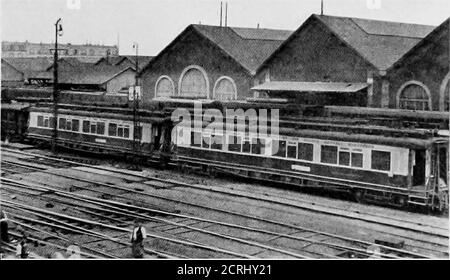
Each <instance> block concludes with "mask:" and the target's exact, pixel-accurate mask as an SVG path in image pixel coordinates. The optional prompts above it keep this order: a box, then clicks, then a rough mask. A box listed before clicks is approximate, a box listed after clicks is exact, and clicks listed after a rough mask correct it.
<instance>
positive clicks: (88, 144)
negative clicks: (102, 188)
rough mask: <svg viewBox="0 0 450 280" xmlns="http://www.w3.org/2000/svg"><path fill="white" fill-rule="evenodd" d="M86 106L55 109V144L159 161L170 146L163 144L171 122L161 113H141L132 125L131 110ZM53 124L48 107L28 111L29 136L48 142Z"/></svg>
mask: <svg viewBox="0 0 450 280" xmlns="http://www.w3.org/2000/svg"><path fill="white" fill-rule="evenodd" d="M89 109H90V108H89V107H85V108H84V109H80V108H70V109H68V108H65V109H59V110H58V120H57V122H56V125H57V141H56V143H57V145H58V146H63V147H66V148H69V149H74V150H82V151H87V152H92V153H101V154H110V155H120V156H127V157H130V156H131V157H139V158H141V159H145V160H147V161H159V160H160V159H161V157H162V156H163V155H164V154H167V153H169V152H170V151H169V148H170V147H169V146H168V145H166V144H165V143H166V142H167V141H166V140H165V138H167V133H169V132H170V123H169V122H167V120H166V119H165V118H164V117H163V116H162V115H160V114H147V115H146V116H141V117H140V118H139V123H138V125H137V127H136V129H134V119H133V111H132V110H127V109H119V108H99V107H95V111H92V110H89ZM91 109H93V108H91ZM54 124H55V118H54V113H53V111H52V109H51V107H36V108H33V109H32V110H31V112H30V121H29V128H28V133H27V137H28V139H31V140H33V141H35V142H41V143H47V144H48V143H51V141H54V131H55V129H54ZM135 133H136V134H137V135H134V134H135ZM169 143H170V142H169Z"/></svg>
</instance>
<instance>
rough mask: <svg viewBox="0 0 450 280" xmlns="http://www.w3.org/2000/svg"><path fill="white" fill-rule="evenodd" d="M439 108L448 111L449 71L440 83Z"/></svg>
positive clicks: (449, 95) (449, 104)
mask: <svg viewBox="0 0 450 280" xmlns="http://www.w3.org/2000/svg"><path fill="white" fill-rule="evenodd" d="M439 109H440V111H446V112H448V111H450V72H449V73H448V74H447V76H445V78H444V80H443V81H442V84H441V90H440V99H439Z"/></svg>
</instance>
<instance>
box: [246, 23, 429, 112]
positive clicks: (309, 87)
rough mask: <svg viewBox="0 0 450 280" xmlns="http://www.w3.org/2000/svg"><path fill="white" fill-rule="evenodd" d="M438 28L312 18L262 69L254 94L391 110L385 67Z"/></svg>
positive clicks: (259, 72) (258, 74) (323, 103)
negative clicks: (348, 103)
mask: <svg viewBox="0 0 450 280" xmlns="http://www.w3.org/2000/svg"><path fill="white" fill-rule="evenodd" d="M434 28H435V27H433V26H427V25H418V24H407V23H396V22H385V21H377V20H367V19H359V18H347V17H335V16H326V15H311V16H310V17H309V18H308V19H307V20H306V21H305V22H304V23H303V24H302V25H301V26H300V27H299V28H298V29H297V30H296V31H295V32H294V33H293V34H292V35H291V36H290V37H289V38H288V39H287V40H286V41H284V42H283V44H282V45H281V46H280V47H279V48H278V49H277V50H276V51H274V52H273V53H272V54H271V55H270V57H269V58H268V59H267V60H266V61H265V62H264V63H262V65H261V66H259V67H258V69H257V75H256V79H257V81H256V82H257V83H259V85H257V86H255V87H254V90H257V91H258V92H263V93H267V94H269V95H270V97H277V98H280V97H291V98H295V99H296V100H298V101H299V102H303V101H304V100H310V101H311V102H317V103H320V105H346V104H345V103H347V102H350V104H351V105H355V106H370V107H388V105H389V84H388V83H387V82H386V80H385V76H386V71H387V69H388V68H389V67H391V66H392V65H393V64H394V63H395V62H396V61H398V60H399V59H400V58H401V57H402V56H403V55H404V54H405V53H407V52H408V51H409V50H410V49H411V48H413V47H414V46H415V45H416V44H417V43H418V42H420V41H421V40H422V39H423V38H424V37H426V36H427V35H428V34H429V33H430V32H431V31H432V30H433V29H434ZM346 85H347V86H346ZM336 102H338V103H336ZM341 103H344V104H341Z"/></svg>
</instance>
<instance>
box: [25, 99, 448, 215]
mask: <svg viewBox="0 0 450 280" xmlns="http://www.w3.org/2000/svg"><path fill="white" fill-rule="evenodd" d="M219 105H221V104H210V107H212V108H216V109H218V110H220V111H222V112H223V111H225V110H224V109H226V107H223V108H222V107H221V106H219ZM241 105H242V104H236V105H233V106H232V105H230V104H228V105H227V106H228V108H232V107H233V108H234V107H236V106H241ZM244 105H246V106H250V107H251V106H253V105H251V104H250V105H249V104H244ZM275 105H276V104H275ZM278 105H279V104H278ZM254 106H255V108H258V107H261V106H266V107H268V108H270V107H272V106H271V105H270V104H264V105H261V104H254ZM179 107H180V106H178V105H177V104H166V103H164V102H161V103H158V102H157V103H155V104H153V107H152V109H151V110H140V113H139V114H140V117H139V119H140V121H139V129H137V131H136V132H135V131H134V129H133V128H134V122H133V110H131V109H125V108H109V107H100V106H79V105H67V104H66V105H60V108H59V110H58V120H57V121H55V119H54V112H53V110H52V107H51V105H44V106H35V107H32V108H31V109H30V115H29V116H30V119H29V128H28V134H27V137H28V138H29V139H31V140H33V141H38V142H44V143H51V141H53V140H54V139H53V137H54V136H53V135H54V134H53V133H54V125H57V136H58V137H57V142H56V143H57V145H59V146H64V147H67V148H70V149H74V150H83V151H87V152H92V153H102V154H119V155H122V156H127V157H132V158H142V159H145V160H146V161H148V162H157V163H164V164H166V163H167V164H170V165H174V166H178V167H179V168H180V169H182V170H195V171H200V172H206V173H210V174H215V173H217V172H220V173H226V174H232V175H236V176H242V177H249V178H253V179H258V180H263V181H267V182H277V183H283V184H289V185H294V186H299V187H313V188H323V189H333V190H339V191H345V192H350V193H352V194H353V195H354V197H355V198H356V199H357V200H358V201H375V202H377V203H382V204H391V205H396V206H407V205H420V206H424V207H426V208H428V209H437V210H442V209H444V208H447V207H448V176H449V173H448V168H449V163H448V153H449V151H448V145H449V140H448V137H441V136H439V134H438V133H437V130H435V129H415V128H406V129H398V128H392V127H390V126H380V125H378V126H374V125H369V123H367V122H366V121H365V120H364V119H355V118H351V119H348V118H344V119H337V118H327V117H323V116H319V117H315V116H313V115H314V113H312V115H308V116H303V117H302V116H300V115H298V113H296V112H294V114H292V113H289V114H288V115H282V116H281V118H280V119H279V125H280V127H279V131H278V133H273V134H270V133H271V130H270V128H271V127H270V125H271V124H269V123H267V124H266V125H267V126H268V129H267V133H266V134H258V133H253V132H252V131H253V130H250V124H249V123H248V122H244V124H243V126H244V127H239V126H238V125H236V123H237V122H235V123H232V124H230V123H229V122H226V125H232V128H231V129H230V127H226V126H225V127H222V130H221V131H217V130H211V129H210V128H209V126H208V125H207V124H206V123H204V122H203V121H200V122H201V123H200V124H197V123H196V122H195V121H194V122H192V123H190V124H189V125H188V126H187V125H184V124H183V123H176V125H175V123H174V121H173V120H171V119H170V117H171V113H172V111H173V110H175V109H176V108H179ZM181 107H183V108H185V107H189V106H187V105H186V104H184V103H183V106H181ZM189 108H190V109H189V110H191V109H192V106H190V107H189ZM205 108H206V107H205ZM206 109H207V108H206ZM191 111H192V110H191ZM191 111H190V112H191ZM286 111H287V110H286ZM289 112H290V111H289ZM295 114H297V115H295ZM194 115H195V114H194ZM194 119H196V118H194ZM200 120H202V119H200ZM174 125H175V126H174ZM240 125H241V126H242V123H241V124H240ZM174 128H175V129H174ZM226 128H228V129H226ZM134 133H137V134H136V136H137V137H135V135H134ZM136 139H139V147H138V149H136V146H135V145H136Z"/></svg>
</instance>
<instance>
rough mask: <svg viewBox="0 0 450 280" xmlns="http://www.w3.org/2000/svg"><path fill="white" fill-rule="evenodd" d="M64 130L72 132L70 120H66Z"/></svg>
mask: <svg viewBox="0 0 450 280" xmlns="http://www.w3.org/2000/svg"><path fill="white" fill-rule="evenodd" d="M66 130H72V122H71V121H70V120H66Z"/></svg>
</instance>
